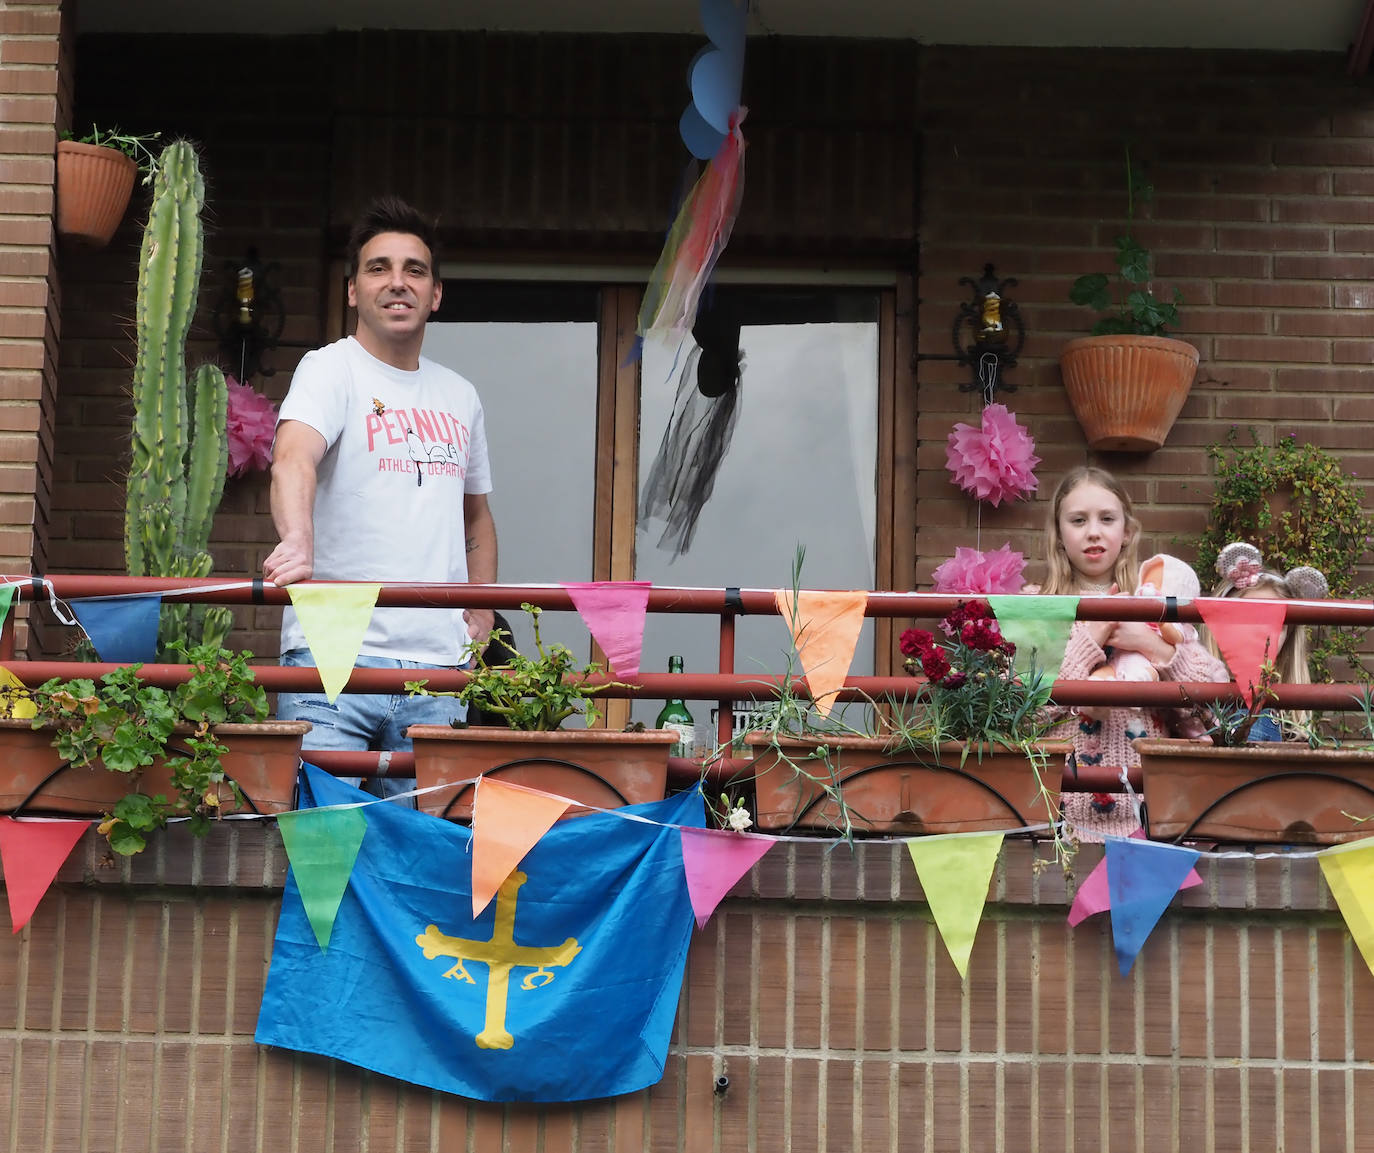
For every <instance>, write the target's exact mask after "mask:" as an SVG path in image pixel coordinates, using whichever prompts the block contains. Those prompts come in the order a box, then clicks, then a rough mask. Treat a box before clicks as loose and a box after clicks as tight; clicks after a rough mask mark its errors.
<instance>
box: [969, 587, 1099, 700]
mask: <svg viewBox="0 0 1374 1153" xmlns="http://www.w3.org/2000/svg"><path fill="white" fill-rule="evenodd" d="M988 604H989V605H991V606H992V612H993V615H994V616H995V617H996V618H997V627H998V628H1000V629H1001V630H1002V636H1003V637H1005V638H1006V639H1007V640H1009V641H1011V643H1012V644H1014V645H1015V646H1016V662H1015V663H1016V671H1017V672H1019V673H1020V674H1021V675H1022V676H1025V675H1027V674H1028V673H1029V672H1030V670H1031V667H1032V665H1034V667H1035V668H1037V669H1039V670H1040V672H1041V673H1043V674H1044V676H1045V684H1046V685H1052V684H1053V683H1054V680H1055V678H1056V677H1057V676H1058V675H1059V666H1060V665H1062V664H1063V663H1064V646H1065V645H1067V644H1068V643H1069V633H1070V632H1072V631H1073V622H1074V619H1075V618H1076V617H1077V616H1078V598H1077V597H1041V596H1011V597H1008V596H990V597H988Z"/></svg>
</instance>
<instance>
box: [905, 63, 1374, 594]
mask: <svg viewBox="0 0 1374 1153" xmlns="http://www.w3.org/2000/svg"><path fill="white" fill-rule="evenodd" d="M920 105H921V122H922V126H923V129H924V152H923V162H922V218H921V237H922V239H921V261H920V279H919V295H920V297H921V301H922V303H921V312H920V320H921V341H920V351H921V352H923V353H944V352H949V351H950V348H949V337H948V332H949V326H950V323H951V322H952V319H953V317H954V315H955V312H956V309H957V307H958V304H959V302H960V301H963V300H967V299H968V297H967V295H966V293H965V291H964V290H963V289H960V288H959V286H958V278H959V277H960V276H974V277H976V276H978V275H980V274H981V272H982V267H983V264H984V263H985V262H988V261H991V262H993V263H994V264H995V265H996V266H997V273H998V275H999V276H1004V277H1005V276H1014V277H1016V278H1018V280H1019V281H1020V283H1019V285H1018V286H1017V287H1016V288H1014V289H1012V290H1010V295H1011V296H1012V297H1013V298H1014V299H1015V300H1016V301H1017V302H1019V304H1020V307H1021V311H1022V315H1023V316H1024V318H1025V321H1026V328H1027V331H1028V339H1027V344H1026V349H1025V353H1024V356H1023V362H1022V364H1021V365H1020V366H1018V367H1017V368H1016V369H1014V370H1012V371H1011V372H1010V373H1009V375H1008V379H1009V380H1011V381H1012V382H1014V383H1015V384H1017V385H1018V386H1019V391H1017V392H1015V393H1012V394H1009V395H1007V396H1006V397H1005V402H1006V403H1007V404H1008V406H1009V407H1010V408H1011V409H1012V410H1013V411H1015V412H1016V413H1018V414H1019V416H1020V417H1021V419H1022V420H1023V421H1026V422H1028V424H1029V426H1030V428H1031V431H1032V433H1033V434H1034V435H1035V437H1036V439H1037V443H1038V445H1039V450H1038V451H1039V455H1040V456H1041V457H1042V458H1043V463H1042V464H1041V466H1040V468H1039V470H1038V474H1039V476H1040V477H1041V485H1042V491H1041V494H1040V495H1041V497H1042V499H1043V498H1048V497H1049V495H1050V493H1051V492H1052V490H1053V486H1054V484H1055V482H1056V480H1057V478H1058V477H1059V476H1060V475H1062V474H1063V473H1064V472H1065V471H1066V470H1067V469H1068V468H1070V467H1072V466H1074V465H1076V464H1081V463H1086V462H1089V461H1090V460H1091V461H1092V462H1093V463H1099V464H1102V465H1104V466H1105V467H1107V468H1109V469H1111V470H1112V471H1114V472H1115V473H1116V474H1117V475H1118V476H1120V477H1121V478H1122V479H1123V480H1124V481H1125V482H1126V484H1127V487H1128V488H1129V490H1130V491H1131V493H1132V495H1133V497H1134V498H1135V499H1136V500H1137V501H1138V502H1139V503H1140V504H1141V505H1142V507H1143V511H1144V518H1143V519H1144V523H1145V529H1146V533H1147V540H1146V542H1145V545H1144V550H1143V551H1142V554H1141V555H1142V556H1145V555H1149V552H1152V551H1160V550H1167V551H1175V552H1177V551H1181V550H1182V549H1183V546H1181V545H1179V544H1175V543H1174V540H1173V538H1174V536H1175V534H1183V535H1185V536H1186V535H1188V534H1196V533H1197V532H1198V531H1200V530H1201V528H1202V527H1203V526H1204V524H1205V509H1204V507H1203V505H1204V503H1205V502H1206V500H1207V498H1208V495H1209V485H1208V481H1207V477H1208V474H1209V466H1208V462H1207V458H1206V454H1205V447H1206V445H1208V444H1209V443H1213V442H1218V441H1221V440H1223V439H1224V438H1225V435H1226V432H1227V430H1228V429H1229V428H1230V427H1231V426H1232V425H1233V424H1234V425H1240V426H1241V429H1242V437H1241V439H1242V442H1243V443H1249V441H1248V436H1247V435H1245V434H1244V431H1243V430H1244V429H1245V428H1246V426H1250V425H1253V426H1255V427H1256V428H1257V430H1258V432H1259V435H1260V437H1261V439H1263V440H1264V441H1267V442H1272V441H1273V440H1274V438H1275V437H1276V436H1280V435H1284V434H1286V433H1290V432H1291V433H1294V434H1296V435H1297V436H1298V437H1299V438H1300V439H1301V440H1305V441H1311V442H1313V443H1316V444H1320V445H1323V446H1325V447H1327V448H1330V449H1334V450H1336V451H1337V452H1338V453H1339V454H1340V455H1341V456H1342V458H1343V460H1344V462H1345V465H1346V468H1347V469H1348V470H1349V471H1350V472H1352V473H1354V474H1355V475H1356V476H1359V477H1361V478H1364V477H1371V478H1374V453H1371V451H1370V445H1369V436H1368V431H1367V430H1368V422H1369V419H1370V417H1371V415H1374V400H1371V398H1370V396H1369V393H1370V392H1371V390H1374V368H1371V360H1374V311H1371V306H1374V293H1371V290H1370V288H1369V280H1370V277H1371V276H1374V255H1371V254H1372V253H1374V228H1372V227H1371V225H1374V199H1371V194H1372V193H1374V144H1371V142H1370V140H1369V136H1370V133H1371V131H1374V91H1371V89H1370V87H1369V85H1368V84H1367V83H1365V82H1364V81H1362V80H1352V79H1351V78H1349V77H1347V76H1346V75H1345V73H1344V69H1343V67H1342V61H1341V59H1340V58H1338V57H1335V56H1328V55H1319V54H1303V53H1293V54H1288V55H1282V56H1280V55H1274V54H1252V53H1201V52H1162V51H1134V52H1083V51H1072V52H1069V51H1034V52H1031V51H1021V50H1013V49H957V48H936V49H931V50H928V51H926V52H924V53H923V54H922V67H921V87H920ZM1126 140H1130V141H1131V142H1132V146H1133V156H1134V157H1135V158H1136V159H1137V160H1140V161H1144V162H1146V163H1147V164H1148V171H1149V174H1150V176H1151V178H1152V181H1153V183H1154V186H1155V190H1156V195H1155V201H1154V205H1153V208H1152V211H1151V215H1152V217H1153V219H1151V220H1147V221H1144V222H1142V223H1140V224H1139V225H1138V226H1137V228H1136V233H1137V236H1138V238H1139V239H1140V240H1141V241H1142V242H1143V243H1144V244H1145V245H1146V246H1148V247H1149V248H1150V249H1151V250H1152V251H1153V253H1154V256H1155V273H1156V279H1157V281H1158V282H1160V283H1162V284H1163V285H1165V286H1169V285H1177V286H1178V288H1179V289H1180V290H1181V291H1182V293H1183V296H1184V298H1185V301H1186V303H1185V306H1184V308H1183V309H1182V310H1181V312H1182V319H1183V324H1182V328H1181V330H1180V331H1179V332H1178V334H1177V335H1179V336H1181V337H1182V338H1183V339H1185V340H1188V341H1190V342H1192V343H1193V344H1195V345H1196V346H1197V347H1198V349H1199V350H1200V352H1201V354H1202V363H1201V367H1200V369H1199V372H1198V378H1197V383H1196V384H1195V385H1194V387H1193V391H1192V394H1191V396H1190V397H1189V400H1188V402H1187V404H1186V405H1185V406H1184V409H1183V412H1182V414H1181V416H1180V418H1179V421H1178V423H1177V424H1176V425H1175V426H1174V429H1173V432H1172V433H1171V434H1170V436H1169V439H1168V442H1167V443H1166V445H1165V447H1164V448H1163V449H1161V450H1159V451H1158V452H1155V453H1153V454H1149V455H1139V454H1093V453H1090V452H1089V451H1088V449H1087V447H1086V444H1085V442H1084V439H1083V435H1082V432H1081V430H1080V429H1079V427H1078V424H1077V421H1076V420H1075V419H1074V417H1073V414H1072V410H1071V409H1070V408H1069V405H1068V401H1067V399H1066V397H1065V395H1064V391H1063V388H1062V386H1061V384H1060V379H1059V370H1058V363H1057V356H1058V350H1059V348H1060V346H1061V345H1062V344H1063V343H1064V341H1065V340H1067V339H1070V338H1072V337H1075V336H1084V335H1087V332H1088V330H1089V328H1090V327H1091V324H1092V319H1093V318H1092V316H1091V314H1090V313H1089V312H1088V310H1086V309H1083V308H1079V307H1077V306H1075V305H1072V304H1070V303H1069V302H1068V290H1069V286H1070V284H1071V283H1072V282H1073V280H1074V279H1075V278H1076V277H1077V276H1079V275H1081V274H1083V273H1087V272H1097V271H1102V272H1112V271H1114V266H1113V262H1112V256H1113V250H1112V244H1113V241H1114V238H1115V237H1116V236H1117V235H1118V234H1119V233H1120V231H1121V230H1122V226H1123V224H1124V222H1125V212H1126V202H1125V165H1124V153H1123V144H1124V142H1125V141H1126ZM919 377H920V382H919V391H918V395H919V409H920V418H919V424H918V429H919V437H920V441H921V446H920V452H919V457H918V464H917V468H918V493H919V497H920V505H919V508H920V523H921V526H922V528H921V531H920V532H919V533H918V537H917V552H918V555H919V557H920V564H919V566H918V575H919V577H920V578H921V579H925V578H926V577H927V576H928V574H929V572H930V569H931V568H932V567H933V566H934V565H935V564H938V563H939V562H940V561H941V560H942V559H944V557H945V556H947V555H949V551H950V550H949V547H948V544H947V543H946V542H947V540H948V536H949V534H950V532H951V530H954V531H955V532H957V533H958V534H959V535H960V536H961V537H965V538H966V537H968V536H971V535H972V533H973V532H974V530H975V526H976V524H977V515H978V509H977V507H976V506H975V504H974V502H972V501H969V500H967V499H964V498H963V497H961V495H960V494H959V493H958V491H957V490H956V489H954V488H952V487H951V486H950V485H949V483H948V478H947V474H946V472H945V459H944V443H945V436H946V435H947V434H948V432H949V429H950V427H951V425H952V424H953V422H954V421H956V420H968V419H969V418H970V416H971V415H972V414H973V413H974V412H975V411H976V408H975V406H976V401H975V399H974V397H973V395H971V394H966V393H960V392H958V391H956V390H955V389H954V388H952V387H951V386H952V385H953V384H955V383H956V382H962V381H965V380H967V379H968V371H967V370H966V369H956V368H954V367H953V366H951V365H943V364H939V363H934V362H926V363H923V364H922V365H921V366H920V368H919ZM1043 509H1044V506H1043V504H1039V503H1035V504H1017V505H1013V506H1010V507H1007V506H1004V507H1003V508H1001V509H984V510H983V512H982V527H983V540H984V547H992V548H995V547H998V546H1000V545H1001V544H1003V543H1006V542H1008V541H1011V542H1013V543H1014V544H1015V545H1016V547H1019V548H1021V549H1023V551H1025V552H1026V553H1027V555H1028V556H1030V557H1033V558H1036V559H1037V560H1038V559H1039V558H1041V557H1043V555H1044V547H1043V543H1042V538H1041V528H1042V523H1043V518H1044V512H1043ZM1206 583H1207V581H1206V579H1205V575H1204V584H1206Z"/></svg>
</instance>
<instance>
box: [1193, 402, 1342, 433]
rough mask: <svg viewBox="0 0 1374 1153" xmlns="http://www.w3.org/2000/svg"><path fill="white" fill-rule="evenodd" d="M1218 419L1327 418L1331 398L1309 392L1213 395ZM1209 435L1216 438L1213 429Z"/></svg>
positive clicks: (1328, 417)
mask: <svg viewBox="0 0 1374 1153" xmlns="http://www.w3.org/2000/svg"><path fill="white" fill-rule="evenodd" d="M1216 414H1217V419H1218V420H1229V421H1234V422H1236V423H1238V424H1239V423H1241V422H1243V421H1247V420H1327V419H1330V416H1331V401H1330V399H1329V398H1327V397H1312V396H1288V395H1279V396H1276V395H1274V394H1272V393H1270V394H1268V395H1259V396H1256V395H1255V394H1253V393H1239V394H1227V395H1225V396H1219V397H1217V399H1216ZM1212 439H1215V434H1214V430H1213V433H1212Z"/></svg>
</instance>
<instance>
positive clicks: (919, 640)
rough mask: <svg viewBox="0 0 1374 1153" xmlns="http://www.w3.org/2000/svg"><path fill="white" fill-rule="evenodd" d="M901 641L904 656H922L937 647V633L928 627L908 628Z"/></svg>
mask: <svg viewBox="0 0 1374 1153" xmlns="http://www.w3.org/2000/svg"><path fill="white" fill-rule="evenodd" d="M899 643H900V645H901V649H902V654H903V655H904V656H908V657H920V656H924V655H925V654H926V653H928V652H930V650H931V649H932V648H934V647H935V634H934V633H932V632H930V631H929V630H927V629H907V630H906V632H904V633H903V634H902V638H901V641H900V642H899Z"/></svg>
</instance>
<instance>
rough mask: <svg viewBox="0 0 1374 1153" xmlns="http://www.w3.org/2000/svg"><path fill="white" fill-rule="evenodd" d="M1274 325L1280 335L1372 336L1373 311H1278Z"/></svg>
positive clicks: (1373, 324)
mask: <svg viewBox="0 0 1374 1153" xmlns="http://www.w3.org/2000/svg"><path fill="white" fill-rule="evenodd" d="M1274 326H1275V328H1274V330H1275V331H1276V332H1277V333H1278V334H1279V335H1280V336H1371V337H1374V312H1365V311H1358V312H1357V311H1354V310H1351V311H1345V312H1280V313H1277V314H1276V315H1275V317H1274Z"/></svg>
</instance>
